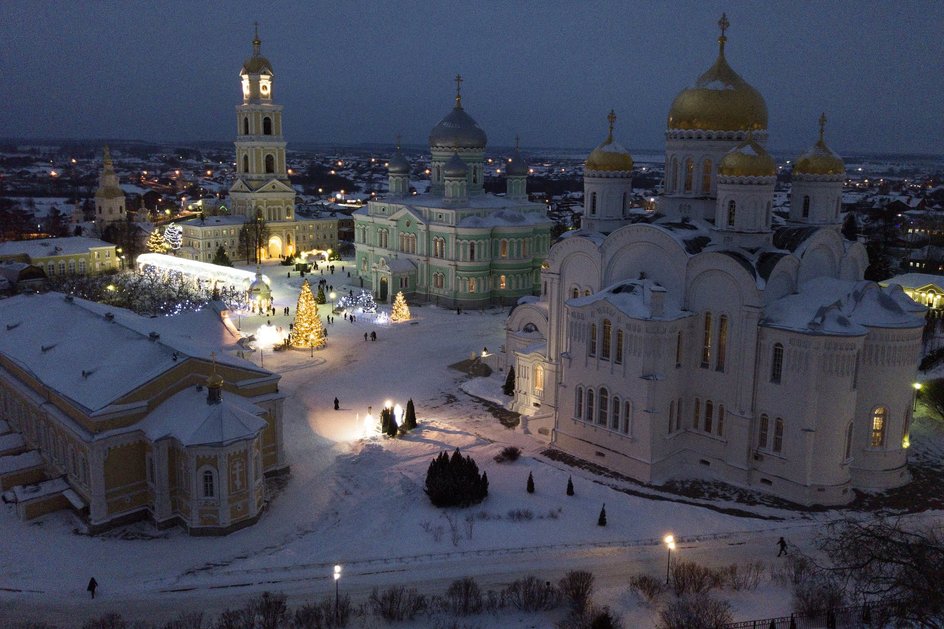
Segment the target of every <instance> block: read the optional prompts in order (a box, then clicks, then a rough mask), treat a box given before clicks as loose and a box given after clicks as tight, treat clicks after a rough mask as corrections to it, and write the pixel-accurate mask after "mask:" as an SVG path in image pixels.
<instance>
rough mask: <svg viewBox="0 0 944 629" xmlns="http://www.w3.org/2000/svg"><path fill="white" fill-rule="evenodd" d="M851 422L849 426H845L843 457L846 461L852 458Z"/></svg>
mask: <svg viewBox="0 0 944 629" xmlns="http://www.w3.org/2000/svg"><path fill="white" fill-rule="evenodd" d="M852 425H853V424H852V422H849V426H848V427H847V428H846V452H845V454H844V455H843V459H844V460H846V461H848V460H849V459H851V458H852Z"/></svg>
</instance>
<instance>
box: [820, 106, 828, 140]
mask: <svg viewBox="0 0 944 629" xmlns="http://www.w3.org/2000/svg"><path fill="white" fill-rule="evenodd" d="M825 133H826V112H825V111H824V112H823V113H821V114H820V115H819V141H820V142H822V141H823V135H824V134H825Z"/></svg>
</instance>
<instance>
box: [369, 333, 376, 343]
mask: <svg viewBox="0 0 944 629" xmlns="http://www.w3.org/2000/svg"><path fill="white" fill-rule="evenodd" d="M370 340H371V341H376V340H377V333H376V332H371V333H370Z"/></svg>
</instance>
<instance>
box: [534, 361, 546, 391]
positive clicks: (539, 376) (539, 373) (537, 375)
mask: <svg viewBox="0 0 944 629" xmlns="http://www.w3.org/2000/svg"><path fill="white" fill-rule="evenodd" d="M534 392H535V393H536V394H538V395H540V394H542V393H544V367H542V366H541V365H535V366H534Z"/></svg>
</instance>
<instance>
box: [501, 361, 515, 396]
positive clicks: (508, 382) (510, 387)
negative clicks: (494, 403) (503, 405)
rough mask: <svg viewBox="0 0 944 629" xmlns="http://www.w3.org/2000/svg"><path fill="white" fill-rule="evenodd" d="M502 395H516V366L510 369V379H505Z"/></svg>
mask: <svg viewBox="0 0 944 629" xmlns="http://www.w3.org/2000/svg"><path fill="white" fill-rule="evenodd" d="M502 393H504V394H505V395H514V394H515V366H514V365H512V366H511V367H509V368H508V377H507V378H505V384H504V386H502Z"/></svg>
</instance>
